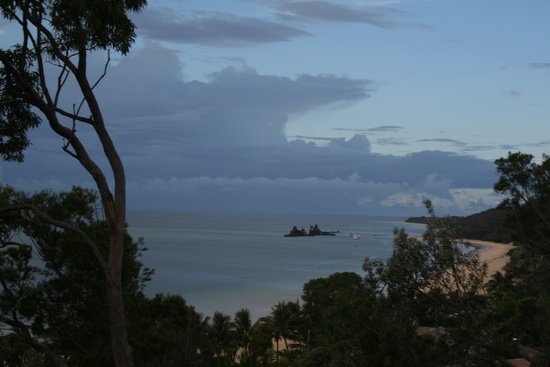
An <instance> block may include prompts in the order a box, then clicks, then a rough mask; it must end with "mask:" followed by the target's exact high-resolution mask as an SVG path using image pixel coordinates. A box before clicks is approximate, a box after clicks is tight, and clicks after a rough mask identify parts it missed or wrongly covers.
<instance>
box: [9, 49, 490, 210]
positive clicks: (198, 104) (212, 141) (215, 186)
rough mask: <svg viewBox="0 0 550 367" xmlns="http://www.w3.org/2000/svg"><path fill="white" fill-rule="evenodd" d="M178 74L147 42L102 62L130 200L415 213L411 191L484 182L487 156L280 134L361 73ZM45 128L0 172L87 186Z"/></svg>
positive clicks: (103, 89) (176, 205)
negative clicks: (323, 142)
mask: <svg viewBox="0 0 550 367" xmlns="http://www.w3.org/2000/svg"><path fill="white" fill-rule="evenodd" d="M136 75H138V76H139V77H136ZM182 75H183V71H182V69H181V64H180V62H179V59H178V58H177V55H176V54H175V53H174V52H173V51H170V50H167V49H165V48H162V47H160V46H158V45H155V44H149V45H147V47H145V49H143V50H141V51H140V52H137V53H136V54H135V55H134V56H130V57H126V58H124V59H122V60H121V61H120V62H119V64H118V65H117V66H114V67H112V68H111V69H110V72H109V78H107V79H105V80H104V82H103V83H102V84H101V86H100V87H99V89H98V93H99V95H100V98H101V103H102V106H104V112H105V117H106V119H107V121H108V122H109V129H110V131H111V132H112V134H113V139H114V141H115V143H116V144H117V147H118V148H119V150H120V152H121V154H122V156H123V159H124V161H125V165H126V172H127V177H128V181H129V185H128V187H129V198H130V204H129V205H130V206H131V207H134V208H135V207H155V206H156V207H157V208H171V209H174V210H239V209H240V210H261V211H304V210H307V211H324V212H348V213H365V211H368V210H370V212H371V213H378V214H379V213H382V212H384V210H386V213H391V211H392V210H393V208H395V207H399V208H402V209H403V210H408V209H407V208H409V209H410V208H412V209H411V210H413V209H414V210H417V211H419V210H420V211H421V209H420V206H419V202H420V200H416V199H418V198H421V197H422V196H426V195H427V196H429V195H432V194H433V195H436V196H437V197H438V198H440V201H441V202H442V203H445V205H447V206H446V207H447V208H453V207H454V206H453V205H455V204H457V203H458V201H456V202H454V201H452V198H451V194H450V192H451V190H458V189H463V188H468V189H473V190H478V189H482V188H487V187H491V186H492V184H493V182H494V181H495V171H494V167H493V165H492V163H491V162H489V161H485V160H481V159H477V158H474V157H471V156H462V155H457V154H452V153H445V152H438V151H433V152H420V153H415V154H410V155H407V156H404V157H397V156H391V155H382V154H375V153H372V152H371V150H370V145H371V144H370V141H369V140H368V138H367V137H366V136H365V135H363V134H356V135H355V136H354V137H352V138H351V139H349V140H346V139H342V138H337V139H331V140H330V142H329V144H328V145H327V146H325V147H320V146H317V145H315V144H313V143H306V142H304V141H302V140H295V141H291V142H287V140H286V135H285V133H284V130H285V127H286V124H287V121H288V116H289V115H292V114H299V113H302V112H307V111H310V110H313V109H316V108H319V107H323V106H326V105H330V104H334V103H339V102H354V101H359V100H362V99H365V98H368V97H369V96H370V95H371V94H372V93H373V91H372V90H370V82H369V81H368V80H357V79H350V78H344V77H337V76H332V75H301V76H298V77H296V78H287V77H279V76H272V75H262V74H259V73H257V72H256V71H254V70H252V69H246V68H244V69H235V68H226V69H223V70H221V71H219V72H217V73H214V74H212V75H210V77H209V79H208V80H205V81H197V80H192V81H191V80H183V78H182ZM68 92H69V93H68V95H71V93H70V91H68ZM70 102H71V101H67V103H70ZM312 128H314V126H312ZM83 130H84V127H81V128H80V129H79V130H78V131H79V133H80V132H81V131H83ZM52 136H53V135H52V133H51V132H50V131H49V129H48V128H47V126H44V127H41V128H39V129H36V130H34V131H33V132H32V136H31V138H32V141H33V147H32V149H31V150H30V151H29V154H28V159H27V161H26V162H25V163H24V164H21V165H11V164H10V165H4V170H3V179H4V181H5V182H7V183H10V184H13V185H15V186H16V187H18V188H20V189H23V190H30V191H32V190H36V189H44V188H49V187H51V188H54V189H56V190H62V189H69V188H70V186H71V185H72V184H80V185H90V186H92V184H91V180H90V178H89V177H87V176H86V175H85V174H83V171H82V169H81V167H79V166H78V164H77V163H76V162H75V160H74V159H71V158H70V157H68V156H66V155H64V154H63V153H62V152H61V145H62V143H63V142H62V141H61V139H59V138H54V137H52ZM89 142H90V143H93V142H94V141H93V140H91V139H90V141H89ZM95 149H96V150H97V151H100V147H99V146H97V145H96V148H95ZM91 153H92V154H94V153H95V152H94V148H93V149H92V152H91ZM43 162H48V164H47V165H45V164H43ZM462 201H463V202H468V203H469V201H468V200H466V199H464V200H462ZM244 203H246V204H244ZM484 203H485V202H484ZM457 205H458V204H457ZM472 205H473V204H472ZM304 208H305V209H304ZM456 208H458V209H457V210H459V209H460V208H462V209H460V210H463V211H464V210H469V209H468V208H470V207H462V206H461V207H460V208H459V207H458V206H457V207H456ZM464 208H465V209H464ZM470 209H471V208H470Z"/></svg>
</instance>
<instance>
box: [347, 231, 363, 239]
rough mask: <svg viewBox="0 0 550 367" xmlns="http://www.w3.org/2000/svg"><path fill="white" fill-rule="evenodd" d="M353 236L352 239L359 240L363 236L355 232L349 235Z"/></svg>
mask: <svg viewBox="0 0 550 367" xmlns="http://www.w3.org/2000/svg"><path fill="white" fill-rule="evenodd" d="M349 236H350V237H351V239H352V240H358V239H360V238H361V236H359V235H358V234H355V233H352V234H350V235H349Z"/></svg>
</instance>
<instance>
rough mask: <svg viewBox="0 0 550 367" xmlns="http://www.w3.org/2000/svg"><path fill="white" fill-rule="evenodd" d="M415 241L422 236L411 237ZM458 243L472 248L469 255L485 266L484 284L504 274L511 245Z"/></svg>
mask: <svg viewBox="0 0 550 367" xmlns="http://www.w3.org/2000/svg"><path fill="white" fill-rule="evenodd" d="M412 237H414V238H416V239H417V240H422V236H412ZM457 241H460V243H463V244H468V245H469V246H471V247H474V248H475V250H474V251H472V252H471V255H474V256H477V257H478V258H479V261H480V262H481V263H485V264H487V274H486V275H485V280H484V282H485V283H487V282H488V281H489V280H491V278H492V277H493V276H494V275H495V274H496V273H498V272H501V273H504V267H505V266H506V264H507V263H508V261H509V260H510V256H508V252H509V251H510V250H512V249H513V248H514V247H515V246H514V245H513V243H511V242H510V243H500V242H492V241H483V240H475V239H468V238H462V239H457Z"/></svg>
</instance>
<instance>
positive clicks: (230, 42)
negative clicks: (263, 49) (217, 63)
mask: <svg viewBox="0 0 550 367" xmlns="http://www.w3.org/2000/svg"><path fill="white" fill-rule="evenodd" d="M136 23H137V26H138V29H139V32H140V33H141V34H142V35H144V36H145V37H147V38H149V39H153V40H162V41H168V42H176V43H192V44H201V45H209V46H224V47H241V46H250V45H255V44H262V43H273V42H287V41H291V40H292V39H294V38H297V37H303V36H308V35H309V33H307V32H305V31H303V30H300V29H298V28H295V27H291V26H288V25H284V24H281V23H276V22H271V21H268V20H263V19H260V18H253V17H239V16H236V15H232V14H229V13H205V12H202V13H195V14H194V15H193V16H191V17H189V16H187V17H185V16H182V15H179V14H177V13H175V12H174V10H173V9H168V8H157V9H154V8H148V9H147V10H145V11H144V12H143V13H141V14H139V15H137V16H136Z"/></svg>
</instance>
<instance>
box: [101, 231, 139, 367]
mask: <svg viewBox="0 0 550 367" xmlns="http://www.w3.org/2000/svg"><path fill="white" fill-rule="evenodd" d="M120 232H122V233H120ZM123 246H124V232H123V231H122V230H120V231H119V233H118V234H117V235H116V236H114V238H113V241H112V242H111V247H110V251H109V252H110V255H111V256H110V257H109V263H108V271H107V301H108V308H109V322H110V331H111V348H112V350H113V353H112V354H113V359H114V362H115V366H116V367H133V366H134V359H133V353H132V347H131V346H130V344H129V343H128V331H127V322H126V312H125V309H124V294H123V290H122V274H121V265H122V254H123Z"/></svg>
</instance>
